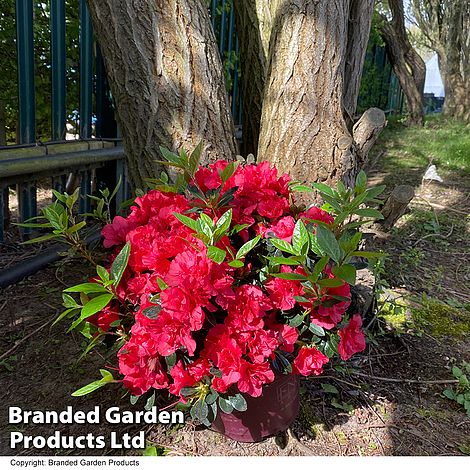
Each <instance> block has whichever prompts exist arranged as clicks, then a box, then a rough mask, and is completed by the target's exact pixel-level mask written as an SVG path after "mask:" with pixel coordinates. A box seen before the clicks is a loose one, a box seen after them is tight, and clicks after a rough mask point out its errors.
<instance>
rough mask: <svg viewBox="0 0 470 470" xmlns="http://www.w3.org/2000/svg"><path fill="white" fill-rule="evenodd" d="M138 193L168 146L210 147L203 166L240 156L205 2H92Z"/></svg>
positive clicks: (166, 0)
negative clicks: (160, 147)
mask: <svg viewBox="0 0 470 470" xmlns="http://www.w3.org/2000/svg"><path fill="white" fill-rule="evenodd" d="M88 6H89V10H90V14H91V18H92V22H93V27H94V30H95V34H96V37H97V39H98V42H99V43H100V47H101V50H102V53H103V58H104V63H105V67H106V71H107V76H108V79H109V83H110V88H111V91H112V93H113V98H114V101H115V106H116V112H117V113H116V114H117V121H118V124H119V127H120V129H121V132H122V136H123V142H124V147H125V150H126V156H127V162H128V171H129V176H130V180H131V183H132V185H133V187H134V188H138V187H140V188H143V187H144V186H145V183H144V179H145V178H148V177H152V176H154V175H155V171H156V169H157V167H156V164H155V161H156V160H160V159H161V155H160V152H159V150H158V148H159V146H160V145H163V146H165V147H168V148H172V149H173V150H177V151H178V150H180V149H181V148H185V149H187V150H190V151H191V150H192V149H193V148H194V147H195V146H196V145H197V144H198V143H199V142H200V141H201V140H202V141H203V142H204V143H205V144H206V151H205V153H204V155H203V158H204V159H205V162H208V161H214V160H216V159H217V158H226V159H231V158H233V157H234V156H235V154H236V141H235V138H234V131H233V122H232V118H231V114H230V108H229V106H228V98H227V93H226V90H225V83H224V76H223V71H222V64H221V59H220V56H219V52H218V50H217V46H216V42H215V38H214V34H213V31H212V27H211V25H210V20H209V13H208V11H207V8H206V5H205V2H202V1H201V0H145V1H144V0H135V1H133V2H127V1H125V0H88Z"/></svg>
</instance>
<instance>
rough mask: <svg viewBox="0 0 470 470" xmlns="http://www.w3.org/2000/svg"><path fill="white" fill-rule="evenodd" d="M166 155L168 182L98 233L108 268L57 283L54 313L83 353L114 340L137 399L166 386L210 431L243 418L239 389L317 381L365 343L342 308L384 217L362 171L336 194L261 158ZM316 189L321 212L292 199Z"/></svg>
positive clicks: (256, 391) (159, 182) (156, 183)
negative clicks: (203, 162) (60, 286)
mask: <svg viewBox="0 0 470 470" xmlns="http://www.w3.org/2000/svg"><path fill="white" fill-rule="evenodd" d="M161 151H162V155H163V157H164V160H163V161H162V163H163V164H165V165H167V166H171V167H175V168H176V169H177V171H178V174H177V176H176V178H175V180H174V181H170V179H169V177H168V176H167V174H166V173H162V174H161V175H160V177H159V178H158V179H153V180H151V181H149V183H150V184H151V185H153V187H154V189H152V190H150V191H149V192H148V193H146V194H142V195H141V196H139V197H137V198H136V200H135V203H134V205H133V206H132V207H131V213H130V215H129V216H128V217H126V218H124V217H121V216H117V217H115V218H114V220H113V222H112V223H109V224H108V225H106V226H105V227H104V228H103V231H102V233H103V236H104V247H105V248H112V251H111V254H110V263H109V267H103V266H100V265H97V266H96V271H97V276H96V277H94V278H92V279H90V280H89V282H86V283H82V284H78V285H76V286H72V287H69V288H67V289H65V291H64V306H65V307H66V309H67V310H66V311H65V312H64V313H62V315H61V316H60V317H59V318H64V317H67V318H69V317H74V321H73V323H72V325H71V327H70V328H69V331H70V330H72V329H78V330H79V331H80V332H81V333H82V334H84V335H85V336H86V337H87V338H88V339H89V346H88V348H87V351H86V352H88V351H89V350H91V348H93V347H95V346H96V345H97V343H98V342H99V341H101V340H102V339H103V337H104V336H107V337H108V338H110V339H111V340H114V342H115V350H117V349H119V352H118V360H119V370H120V373H121V374H122V375H123V377H124V378H123V380H122V382H123V385H124V386H125V387H126V388H127V389H128V390H130V392H131V393H132V398H131V400H132V401H134V402H135V401H136V399H137V398H136V397H138V396H140V395H143V394H145V393H147V392H149V393H152V392H153V391H154V389H164V390H168V391H169V392H170V394H172V395H174V396H177V397H179V399H180V402H181V403H183V404H186V406H187V407H189V408H190V413H191V416H192V417H193V418H195V419H197V420H199V421H200V422H202V423H204V424H206V425H208V424H209V423H210V422H211V421H212V420H213V419H214V418H215V417H216V414H217V412H218V411H219V410H221V411H223V412H225V413H231V412H232V411H234V410H237V411H244V410H246V407H247V404H246V400H245V398H244V394H248V395H251V396H254V397H257V396H259V395H261V393H262V388H263V385H264V384H267V383H270V382H272V381H273V380H274V378H275V374H282V373H284V374H289V373H295V374H301V375H305V376H308V375H312V374H314V375H319V374H321V373H322V372H323V367H324V366H325V364H327V363H329V362H330V361H334V360H335V358H336V357H338V356H339V357H340V358H341V359H343V360H347V359H349V358H350V357H351V356H352V355H353V354H355V353H356V352H359V351H361V350H363V349H364V348H365V340H364V335H363V333H362V331H361V324H362V320H361V317H360V315H359V314H356V313H355V312H350V313H346V311H347V308H348V306H349V304H350V285H354V284H355V279H356V267H355V263H356V261H355V260H356V258H357V257H366V258H374V257H376V256H377V254H376V253H368V252H363V251H359V245H360V242H361V233H360V232H359V231H358V229H359V228H360V226H361V225H362V224H363V223H365V222H368V221H371V219H374V218H379V217H381V214H380V213H379V212H378V211H377V210H376V209H373V208H371V207H370V205H371V204H374V203H375V202H377V199H376V197H377V196H378V195H379V194H380V193H381V192H382V191H383V189H384V188H383V187H375V188H369V189H367V180H366V176H365V174H364V173H363V172H361V173H360V174H359V175H358V177H357V180H356V185H355V188H353V189H350V188H346V187H345V186H344V185H343V184H342V183H341V182H340V183H338V185H337V187H336V188H335V189H333V188H330V187H329V186H327V185H324V184H321V183H314V184H313V185H312V186H310V185H304V184H300V183H297V182H292V181H289V177H288V175H287V174H285V175H282V176H281V177H278V176H277V171H276V169H273V168H270V166H269V164H268V163H267V162H263V163H260V164H259V165H255V164H248V163H246V162H244V163H240V162H231V163H228V162H226V161H222V160H220V161H218V162H216V163H214V164H211V165H210V166H209V167H200V166H199V158H200V154H201V151H202V144H200V145H198V146H197V147H196V149H195V150H194V151H193V152H192V153H191V154H187V153H186V152H185V151H181V152H180V154H175V153H172V152H170V151H169V150H167V149H163V148H162V149H161ZM314 191H317V192H318V193H319V194H320V195H321V197H322V198H323V200H324V201H325V204H324V205H323V207H322V208H319V207H315V206H313V207H310V208H309V209H306V208H305V207H304V206H301V205H298V204H297V203H296V194H295V193H296V192H314ZM106 195H107V194H106ZM58 196H60V198H58V199H59V200H58V201H57V202H56V203H55V204H54V205H53V208H54V209H53V210H51V208H47V209H45V210H44V211H43V214H46V215H50V214H52V213H54V214H55V213H57V212H59V213H60V214H62V213H64V212H60V211H61V210H62V209H59V207H63V206H62V205H61V204H65V206H67V200H68V199H67V197H69V196H65V195H58ZM69 204H70V203H69ZM63 211H66V209H63ZM90 215H94V216H95V218H100V217H97V216H96V214H95V213H94V214H90ZM98 215H99V214H98ZM69 216H70V214H69ZM59 219H60V215H59ZM104 219H105V218H103V217H101V220H104ZM48 220H49V222H48V224H50V225H52V220H55V219H54V218H51V217H49V219H48ZM64 220H65V218H64ZM63 225H64V226H66V224H65V222H64V224H63ZM51 228H54V229H55V230H56V231H57V230H59V232H58V233H56V234H55V235H56V236H60V235H61V234H62V233H67V230H70V229H65V232H61V231H60V230H62V229H63V228H64V227H63V226H61V227H60V229H57V228H55V227H54V225H52V227H51ZM77 231H78V230H77ZM74 233H75V232H74ZM53 235H54V232H53ZM95 264H96V263H95ZM75 296H76V297H77V298H76V297H75ZM351 313H352V315H351ZM114 381H115V380H114V379H113V378H112V376H110V377H108V376H106V377H105V376H103V379H101V380H99V381H95V382H93V383H92V384H89V385H88V386H86V387H84V388H82V389H80V390H78V391H77V392H75V395H77V394H79V395H82V394H84V393H87V392H89V391H92V390H94V389H96V388H98V387H101V386H102V385H104V383H105V382H106V383H107V382H114ZM152 397H154V395H152V396H151V397H150V399H152ZM153 399H154V398H153ZM338 403H339V402H338Z"/></svg>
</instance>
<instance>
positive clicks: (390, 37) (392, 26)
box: [380, 0, 426, 126]
mask: <svg viewBox="0 0 470 470" xmlns="http://www.w3.org/2000/svg"><path fill="white" fill-rule="evenodd" d="M388 5H389V8H390V12H391V15H392V18H391V19H390V20H389V19H388V18H387V17H386V16H385V15H381V18H382V24H381V28H380V30H381V34H382V37H383V39H384V41H385V44H386V48H387V52H388V56H389V57H390V61H391V62H392V66H393V70H394V72H395V74H396V76H397V78H398V81H399V82H400V86H401V88H402V90H403V91H404V93H405V97H406V104H407V107H408V124H410V125H419V126H422V125H423V124H424V99H423V93H424V81H425V78H426V65H425V63H424V61H423V59H422V58H421V57H420V55H419V54H418V53H417V52H416V51H415V49H414V48H413V46H412V45H411V43H410V41H409V39H408V34H407V32H406V28H405V13H404V9H403V0H389V1H388Z"/></svg>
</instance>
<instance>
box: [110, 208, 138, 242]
mask: <svg viewBox="0 0 470 470" xmlns="http://www.w3.org/2000/svg"><path fill="white" fill-rule="evenodd" d="M137 225H138V224H137V223H136V222H135V221H132V220H127V219H125V218H124V217H121V216H120V215H117V216H116V217H114V219H113V222H112V223H111V224H108V225H105V226H104V227H103V230H101V234H102V235H103V237H104V240H103V246H104V247H105V248H111V247H112V246H113V245H123V244H124V243H126V237H127V234H128V233H129V232H130V231H131V230H134V229H135V228H136V227H137Z"/></svg>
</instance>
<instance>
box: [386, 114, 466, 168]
mask: <svg viewBox="0 0 470 470" xmlns="http://www.w3.org/2000/svg"><path fill="white" fill-rule="evenodd" d="M379 146H384V147H386V149H387V152H388V154H389V158H387V159H386V162H385V169H386V170H391V169H393V168H396V167H397V166H399V167H401V168H422V169H423V173H424V170H425V169H426V167H427V166H428V164H429V162H430V161H431V159H432V163H434V164H435V165H436V166H437V168H438V171H439V170H441V171H442V172H447V171H457V172H458V173H464V172H470V127H468V126H466V125H465V124H463V123H461V122H457V121H451V120H446V119H444V118H443V117H442V116H428V117H427V120H426V124H425V126H424V128H417V127H411V128H410V127H405V126H404V125H403V122H402V119H400V118H393V117H392V118H389V122H388V126H387V127H386V128H385V130H384V132H383V134H382V135H381V137H380V139H379Z"/></svg>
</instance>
